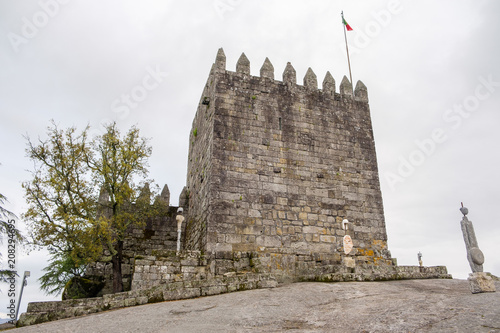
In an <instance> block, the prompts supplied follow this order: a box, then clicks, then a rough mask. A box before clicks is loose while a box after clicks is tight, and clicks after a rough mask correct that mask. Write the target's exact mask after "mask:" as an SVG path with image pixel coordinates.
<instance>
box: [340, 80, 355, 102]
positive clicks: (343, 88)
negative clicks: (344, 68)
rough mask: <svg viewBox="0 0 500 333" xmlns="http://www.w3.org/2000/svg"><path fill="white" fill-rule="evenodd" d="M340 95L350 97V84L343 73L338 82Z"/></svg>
mask: <svg viewBox="0 0 500 333" xmlns="http://www.w3.org/2000/svg"><path fill="white" fill-rule="evenodd" d="M339 89H340V95H342V96H345V97H348V98H352V84H351V82H349V79H348V78H347V76H345V75H344V78H343V79H342V82H341V83H340V88H339Z"/></svg>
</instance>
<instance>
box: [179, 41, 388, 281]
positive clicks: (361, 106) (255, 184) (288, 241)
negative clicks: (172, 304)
mask: <svg viewBox="0 0 500 333" xmlns="http://www.w3.org/2000/svg"><path fill="white" fill-rule="evenodd" d="M339 91H340V92H339V93H338V92H336V87H335V80H334V79H333V77H332V76H331V74H330V73H329V72H327V73H326V76H325V79H324V80H323V84H322V89H318V82H317V77H316V75H315V74H314V72H313V71H312V69H311V68H309V69H308V70H307V73H306V75H305V77H304V81H303V85H298V84H297V82H296V72H295V69H294V68H293V67H292V65H291V64H290V63H288V64H287V65H286V68H285V70H284V73H283V81H277V80H275V79H274V68H273V65H272V64H271V62H270V61H269V59H267V58H266V60H265V62H264V64H263V65H262V67H261V69H260V76H252V75H250V62H249V60H248V59H247V57H246V56H245V54H242V55H241V57H240V59H239V60H238V62H237V65H236V72H232V71H229V70H226V57H225V55H224V52H223V50H222V49H219V51H218V53H217V57H216V61H215V63H214V64H213V66H212V69H211V71H210V75H209V77H208V80H207V83H206V85H205V88H204V90H203V93H202V96H201V99H200V102H199V105H198V110H197V112H196V116H195V118H194V121H193V126H192V130H191V133H190V137H189V140H190V142H189V160H188V172H187V186H186V191H184V194H183V195H185V198H186V200H185V201H184V199H183V198H181V199H182V200H181V201H183V202H185V203H186V204H187V205H188V211H189V216H188V217H187V218H186V234H185V245H184V248H185V249H186V250H200V251H202V252H203V253H206V254H215V255H216V257H219V256H222V255H220V254H221V253H226V254H227V253H235V252H253V253H255V252H256V253H257V254H258V256H259V257H268V258H271V259H270V261H269V265H268V268H269V271H271V272H273V271H278V270H279V271H292V270H294V269H296V267H297V265H298V263H299V262H300V260H304V259H303V258H305V257H309V258H311V257H313V258H316V261H317V262H320V261H322V262H327V263H328V264H329V265H338V266H340V267H341V266H345V263H346V262H349V267H352V266H353V262H355V264H354V265H357V266H359V265H377V266H390V265H392V260H391V258H390V252H389V251H388V249H387V234H386V228H385V221H384V211H383V205H382V196H381V192H380V184H379V176H378V170H377V160H376V154H375V143H374V139H373V132H372V124H371V119H370V110H369V105H368V94H367V89H366V87H365V85H364V84H363V83H362V82H361V81H358V83H357V84H356V89H355V90H354V94H353V89H352V86H351V83H350V82H349V80H348V79H347V78H346V77H345V76H344V78H343V80H342V82H341V84H340V87H339ZM344 219H347V220H348V221H349V227H348V230H347V231H345V230H344V228H343V227H342V221H343V220H344ZM346 232H347V233H348V234H349V235H350V236H351V238H352V240H353V245H354V248H353V251H351V252H350V253H349V255H345V254H344V252H343V245H342V244H343V243H342V242H343V236H344V235H346Z"/></svg>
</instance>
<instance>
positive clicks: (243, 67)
mask: <svg viewBox="0 0 500 333" xmlns="http://www.w3.org/2000/svg"><path fill="white" fill-rule="evenodd" d="M236 73H243V74H247V75H250V60H248V58H247V56H246V55H245V53H242V54H241V56H240V58H239V59H238V62H237V63H236Z"/></svg>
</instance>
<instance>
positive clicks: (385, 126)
mask: <svg viewBox="0 0 500 333" xmlns="http://www.w3.org/2000/svg"><path fill="white" fill-rule="evenodd" d="M342 10H343V11H344V15H345V18H346V20H347V22H348V23H349V24H350V26H351V27H352V28H353V29H354V30H353V31H351V32H348V42H349V47H350V51H351V65H352V75H353V80H354V82H356V81H357V80H362V81H363V82H364V83H365V85H366V86H367V88H368V96H369V99H370V109H371V116H372V122H373V130H374V135H375V144H376V149H377V158H378V165H379V172H380V182H381V187H382V196H383V199H384V210H385V217H386V224H387V233H388V243H389V249H390V250H391V252H392V256H393V257H395V258H397V259H398V263H399V265H416V264H417V253H418V252H419V251H421V252H422V254H423V258H422V259H423V262H424V265H428V266H432V265H446V266H447V267H448V271H449V273H451V274H452V275H453V276H454V277H455V278H462V279H463V278H466V277H467V274H468V273H469V271H470V267H469V265H468V262H467V259H466V251H465V245H464V241H463V238H462V232H461V229H460V220H461V218H462V215H461V213H460V212H459V210H458V209H459V207H460V202H461V201H463V202H464V205H465V206H467V207H468V208H469V211H470V213H469V219H470V220H471V221H472V222H473V224H474V228H475V231H476V235H477V238H478V242H479V247H480V249H481V250H482V251H483V252H484V255H485V264H484V270H485V271H490V272H492V273H493V274H496V275H500V257H499V256H498V251H497V246H498V244H499V238H500V226H499V222H500V209H499V208H500V207H499V203H500V193H499V185H500V172H499V165H500V149H499V143H500V131H499V130H498V127H499V125H500V113H499V111H500V110H499V109H500V61H499V59H500V38H499V33H500V20H498V17H499V15H500V2H498V1H494V0H490V1H488V0H474V1H472V0H467V1H466V0H459V1H457V0H454V1H451V0H447V1H439V2H437V1H429V0H424V1H409V0H401V1H389V0H380V1H374V0H370V1H355V2H354V1H333V0H330V1H320V0H315V1H305V0H304V1H298V0H293V1H290V0H289V1H270V0H266V1H263V0H252V1H243V0H208V1H207V0H190V1H166V0H146V1H140V2H139V1H131V0H108V1H96V0H93V1H88V0H87V1H83V0H64V1H63V0H39V1H37V0H24V1H7V0H0V115H1V118H0V126H1V127H0V129H1V130H0V140H1V143H2V144H1V154H0V163H1V164H2V165H1V166H0V193H2V194H3V195H5V196H7V198H8V199H9V203H8V204H7V206H6V208H8V209H10V210H12V211H13V212H15V213H16V214H17V215H18V216H20V215H21V214H22V213H23V211H24V210H25V209H26V203H25V201H24V198H23V193H22V189H21V182H22V181H25V180H28V179H29V173H28V172H27V171H26V170H29V169H31V168H32V165H31V163H30V162H29V160H28V159H27V158H26V157H25V148H26V140H25V139H24V138H23V135H29V136H30V137H31V138H35V139H36V138H37V137H38V136H41V137H44V136H45V132H46V128H47V126H48V125H49V122H50V120H51V119H54V120H55V121H56V123H57V124H58V125H59V126H60V127H62V128H66V127H69V126H77V127H78V128H79V129H83V128H84V127H85V126H86V125H87V124H90V125H91V126H92V128H93V131H94V132H93V133H99V132H100V130H101V127H100V124H101V123H104V122H109V121H112V120H114V121H117V123H118V125H119V127H120V128H121V129H122V130H124V131H125V130H127V129H128V128H129V127H130V126H132V125H137V126H138V127H139V128H140V130H141V134H142V135H143V136H145V137H149V138H151V144H152V146H153V155H152V157H151V159H150V161H149V164H150V177H151V178H153V179H154V180H155V182H156V183H157V184H159V185H160V186H163V185H164V184H168V186H169V188H170V192H171V197H172V200H171V201H172V202H171V204H173V205H177V203H178V196H179V194H180V192H181V190H182V187H183V186H184V185H185V179H186V167H187V154H188V136H189V131H190V129H191V123H192V120H193V117H194V115H195V112H196V108H197V104H198V102H199V99H200V96H201V93H202V91H203V87H204V84H205V81H206V79H207V77H208V73H209V71H210V67H211V65H212V63H213V62H214V60H215V55H216V52H217V49H218V48H219V47H223V48H224V51H225V53H226V57H227V69H228V70H232V71H234V70H235V66H236V61H237V60H238V58H239V56H240V54H241V53H242V52H245V54H246V55H247V57H248V59H249V60H250V63H251V73H252V74H253V75H259V70H260V67H261V66H262V64H263V62H264V59H265V58H266V57H269V59H270V60H271V62H272V64H273V65H274V68H275V78H276V79H277V80H281V79H282V73H283V70H284V68H285V65H286V63H287V61H290V62H291V63H292V65H293V66H294V68H295V69H296V71H297V83H299V84H302V79H303V77H304V75H305V73H306V71H307V69H308V67H311V68H312V69H313V70H314V72H315V73H316V75H317V76H318V81H319V82H322V81H323V78H324V76H325V74H326V71H330V72H331V73H332V75H333V77H334V78H335V80H336V82H337V91H338V85H339V84H340V81H341V80H342V77H343V76H344V75H346V76H348V75H349V72H348V67H347V58H346V55H345V42H344V34H343V28H342V24H341V20H340V12H341V11H342ZM124 95H129V96H132V97H131V99H130V100H128V101H127V100H126V99H124V98H123V97H122V96H124ZM18 225H19V226H20V227H22V221H20V220H19V221H18ZM4 247H5V242H4ZM2 253H4V254H5V253H6V252H5V249H4V248H2ZM4 259H5V258H4ZM18 261H19V265H18V270H20V271H24V270H30V271H31V272H32V276H31V277H30V278H29V280H28V281H29V282H28V283H29V284H28V286H27V287H26V289H25V294H24V296H23V299H24V301H23V303H24V304H23V307H22V308H25V306H26V302H28V301H35V300H43V299H51V298H50V297H49V298H47V297H45V296H44V295H43V293H42V292H40V291H39V290H38V284H37V282H36V279H37V278H39V277H40V276H41V275H42V272H41V269H42V268H43V267H45V265H46V253H45V252H43V251H42V252H32V253H30V254H29V255H26V254H24V253H20V254H19V260H18ZM5 287H6V285H1V286H0V288H1V289H2V291H3V294H0V317H1V316H2V315H1V313H3V312H5V311H6V309H5V308H6V306H7V302H8V298H7V295H6V293H5Z"/></svg>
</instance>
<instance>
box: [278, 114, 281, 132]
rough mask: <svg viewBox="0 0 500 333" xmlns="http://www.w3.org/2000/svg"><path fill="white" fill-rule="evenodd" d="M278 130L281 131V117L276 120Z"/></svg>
mask: <svg viewBox="0 0 500 333" xmlns="http://www.w3.org/2000/svg"><path fill="white" fill-rule="evenodd" d="M278 124H279V129H280V131H281V117H279V118H278Z"/></svg>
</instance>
